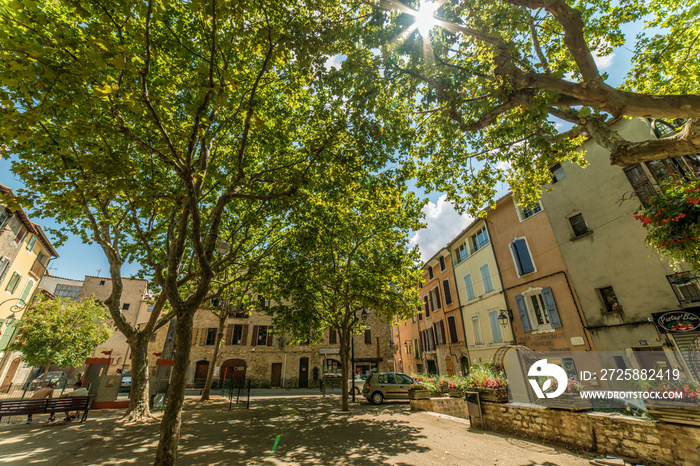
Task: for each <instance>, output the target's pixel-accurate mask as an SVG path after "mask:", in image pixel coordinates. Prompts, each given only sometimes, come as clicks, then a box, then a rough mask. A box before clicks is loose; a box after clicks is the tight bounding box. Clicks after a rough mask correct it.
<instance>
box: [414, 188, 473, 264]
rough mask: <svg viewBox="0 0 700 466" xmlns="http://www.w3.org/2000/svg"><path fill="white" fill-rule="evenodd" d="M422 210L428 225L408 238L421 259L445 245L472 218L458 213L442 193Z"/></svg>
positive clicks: (429, 256)
mask: <svg viewBox="0 0 700 466" xmlns="http://www.w3.org/2000/svg"><path fill="white" fill-rule="evenodd" d="M423 212H424V213H425V220H426V223H427V224H428V226H427V228H424V229H422V230H420V231H417V232H416V233H415V234H414V235H413V237H412V238H411V240H410V241H411V244H412V245H415V244H417V245H418V247H419V249H420V253H421V260H422V261H426V260H428V259H430V258H431V257H432V256H433V254H435V253H436V252H438V251H439V250H440V249H441V248H443V247H445V246H447V243H448V242H450V241H452V240H453V239H454V238H455V236H457V235H458V234H459V233H460V232H461V231H462V230H463V229H464V228H465V227H466V226H467V225H469V223H470V222H471V221H472V220H473V218H472V217H470V216H468V215H459V214H458V213H457V211H456V210H455V209H454V207H453V205H452V203H451V202H449V201H447V195H444V194H443V195H442V196H440V198H439V199H438V200H437V203H432V202H428V204H427V205H426V206H425V207H423Z"/></svg>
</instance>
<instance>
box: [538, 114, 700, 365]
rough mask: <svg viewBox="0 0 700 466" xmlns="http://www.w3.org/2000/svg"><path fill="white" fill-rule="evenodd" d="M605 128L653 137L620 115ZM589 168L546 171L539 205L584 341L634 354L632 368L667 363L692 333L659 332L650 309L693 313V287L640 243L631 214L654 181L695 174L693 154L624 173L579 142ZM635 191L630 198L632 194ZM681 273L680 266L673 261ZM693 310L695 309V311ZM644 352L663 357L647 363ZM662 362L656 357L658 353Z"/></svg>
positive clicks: (644, 125)
mask: <svg viewBox="0 0 700 466" xmlns="http://www.w3.org/2000/svg"><path fill="white" fill-rule="evenodd" d="M613 129H615V130H616V131H619V132H620V133H621V134H622V135H623V136H624V137H625V138H628V139H630V140H637V141H643V140H646V139H650V138H654V137H655V136H654V133H653V131H652V127H651V126H650V124H649V123H648V122H646V121H644V120H641V119H634V120H626V119H625V120H621V121H619V122H617V123H615V125H614V127H613ZM583 148H584V149H585V158H586V160H587V161H588V163H589V165H588V166H587V167H586V168H581V167H580V166H578V165H575V164H572V163H568V162H567V163H563V164H561V165H560V166H556V167H554V168H553V173H554V180H553V181H554V183H553V184H552V185H551V189H549V190H545V191H544V192H543V193H542V205H543V206H544V208H545V210H546V211H547V213H548V215H549V219H550V222H551V226H552V231H553V233H554V236H555V238H556V243H557V244H558V245H559V249H560V250H561V254H562V256H563V258H564V260H565V262H566V266H567V269H568V270H569V273H570V276H571V281H572V284H573V286H574V287H575V289H576V293H577V296H578V298H579V300H580V303H581V307H582V309H583V313H584V315H585V321H586V324H587V327H588V331H589V333H590V335H591V339H592V344H593V346H594V347H595V349H596V350H599V351H613V350H625V351H631V352H634V353H636V354H637V356H638V358H637V359H639V360H640V361H642V362H640V366H645V367H648V368H653V367H654V366H655V365H657V364H661V365H663V366H668V364H670V363H671V361H673V360H674V359H675V357H674V356H673V355H672V354H671V353H670V352H671V351H672V349H676V350H682V351H687V349H688V345H689V344H690V341H692V340H693V339H694V338H697V337H698V336H700V332H697V331H696V332H679V333H667V334H666V333H660V330H662V329H659V328H657V326H656V324H655V322H654V318H653V317H654V316H653V315H654V314H658V313H666V312H671V311H679V310H690V311H691V312H695V313H697V308H696V307H695V306H696V305H697V304H698V303H700V287H699V286H698V284H699V282H698V280H697V279H696V278H693V277H694V276H695V275H694V274H692V275H691V277H690V279H687V280H683V281H678V283H673V281H674V270H673V269H672V268H671V267H670V265H669V260H668V259H666V258H664V257H660V256H658V255H657V254H655V253H654V251H653V249H652V248H649V247H647V246H646V243H645V241H644V236H645V231H644V228H643V227H642V224H641V223H640V222H639V221H638V220H636V219H635V218H634V216H633V212H634V211H635V210H637V209H638V208H639V207H640V203H641V201H643V200H645V199H646V198H647V197H648V196H649V195H651V194H653V193H654V190H655V189H656V187H657V186H658V184H659V183H660V182H664V181H669V180H672V179H680V178H682V177H683V176H684V175H686V176H687V175H690V176H693V175H695V176H697V175H698V174H699V173H700V160H699V159H698V157H679V158H677V159H668V160H657V161H653V162H648V163H645V164H637V165H634V166H631V167H627V168H625V169H624V170H623V169H622V168H620V167H616V166H611V165H610V153H609V152H608V151H606V150H604V149H603V148H601V147H600V146H598V145H597V144H595V143H593V142H592V141H587V142H585V143H584V146H583ZM635 191H636V192H637V194H638V196H636V197H635V196H633V195H634V193H635ZM681 269H682V270H688V268H687V267H685V266H684V265H683V264H681ZM698 315H700V314H698ZM650 350H655V351H659V352H663V351H665V352H666V353H667V360H663V361H647V358H645V357H644V355H645V354H647V353H649V351H650ZM662 359H663V358H662Z"/></svg>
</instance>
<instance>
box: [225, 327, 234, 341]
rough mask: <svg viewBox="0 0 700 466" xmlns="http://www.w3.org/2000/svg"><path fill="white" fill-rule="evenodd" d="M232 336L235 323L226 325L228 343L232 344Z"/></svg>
mask: <svg viewBox="0 0 700 466" xmlns="http://www.w3.org/2000/svg"><path fill="white" fill-rule="evenodd" d="M232 338H233V324H229V325H228V327H226V344H227V345H230V344H231V339H232Z"/></svg>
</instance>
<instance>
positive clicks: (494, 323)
mask: <svg viewBox="0 0 700 466" xmlns="http://www.w3.org/2000/svg"><path fill="white" fill-rule="evenodd" d="M489 320H490V321H491V335H493V342H494V343H500V342H502V341H503V335H502V334H501V324H500V322H498V312H496V311H491V312H489Z"/></svg>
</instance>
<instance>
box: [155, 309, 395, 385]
mask: <svg viewBox="0 0 700 466" xmlns="http://www.w3.org/2000/svg"><path fill="white" fill-rule="evenodd" d="M218 326H219V321H218V318H217V317H216V316H215V315H214V314H213V313H212V312H211V311H209V310H206V309H200V310H198V311H197V313H196V314H195V317H194V329H193V332H192V350H191V356H190V367H189V371H188V376H187V380H188V382H189V383H194V384H200V383H203V382H204V381H205V380H206V376H207V371H208V369H209V365H210V364H212V356H213V351H214V344H215V341H216V333H217V331H218ZM173 330H174V322H172V323H171V324H170V326H166V327H164V328H163V329H161V330H160V331H159V332H158V333H157V335H156V339H155V341H154V342H153V343H152V344H151V345H150V347H149V367H150V369H151V373H152V374H156V373H157V372H158V366H159V365H161V364H164V361H167V359H169V358H171V357H172V350H173V349H174V350H175V351H176V350H177V348H174V345H173V337H172V335H173ZM281 333H282V332H278V331H277V330H276V329H274V328H273V324H272V317H271V316H269V315H267V314H265V313H262V312H253V313H251V314H250V315H247V316H246V315H243V314H237V313H230V314H229V317H228V318H227V320H226V327H225V330H224V337H223V341H222V344H221V348H220V350H219V355H218V358H217V360H216V362H214V364H215V365H216V367H215V372H214V374H215V377H214V380H215V381H221V380H223V379H234V380H250V381H251V383H252V384H253V386H258V387H285V388H311V387H318V386H319V381H320V380H321V379H322V378H323V377H325V378H326V381H327V383H328V382H329V381H331V380H332V381H334V382H335V383H340V376H341V361H340V357H339V352H340V345H339V342H338V339H337V335H331V333H330V332H328V331H327V332H326V334H325V338H324V340H323V342H321V343H317V344H313V345H298V344H294V345H289V344H285V342H284V337H280V334H281ZM354 348H355V371H356V373H358V374H368V373H370V372H374V371H379V372H384V371H393V370H394V357H393V347H392V339H391V324H389V323H386V322H382V321H380V320H379V319H378V318H376V317H374V316H373V315H372V314H370V315H369V317H368V319H367V325H366V327H365V330H364V331H363V333H361V334H359V335H355V336H354ZM165 364H167V362H165Z"/></svg>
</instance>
